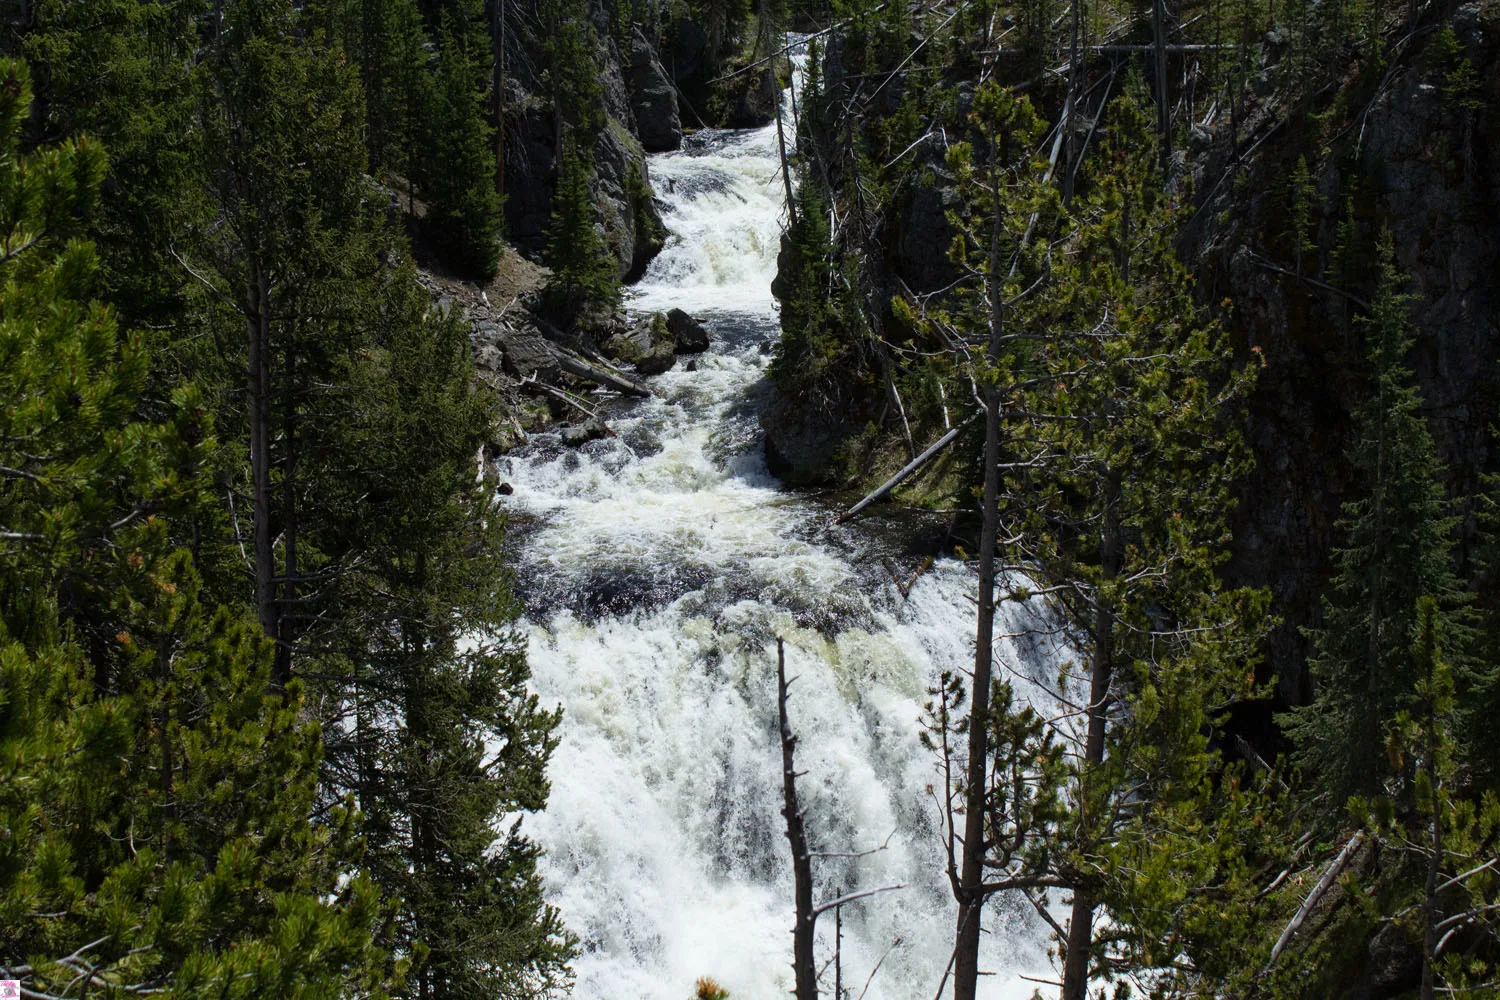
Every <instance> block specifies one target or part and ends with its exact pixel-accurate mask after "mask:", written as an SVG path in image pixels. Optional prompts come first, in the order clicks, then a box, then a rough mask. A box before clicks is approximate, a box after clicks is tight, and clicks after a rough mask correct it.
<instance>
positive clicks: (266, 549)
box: [245, 263, 277, 639]
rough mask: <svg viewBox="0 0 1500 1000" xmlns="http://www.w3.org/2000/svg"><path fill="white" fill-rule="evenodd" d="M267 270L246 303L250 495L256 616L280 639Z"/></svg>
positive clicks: (257, 276)
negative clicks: (273, 515)
mask: <svg viewBox="0 0 1500 1000" xmlns="http://www.w3.org/2000/svg"><path fill="white" fill-rule="evenodd" d="M267 291H268V289H267V282H266V274H265V269H264V266H263V265H261V264H259V263H257V264H256V265H255V267H254V269H253V271H252V274H251V278H250V284H249V287H248V288H247V289H246V297H247V298H248V299H249V303H248V305H249V308H248V309H246V310H245V325H246V335H247V341H248V343H247V345H246V368H247V369H248V371H247V375H248V381H249V385H248V387H247V388H248V389H249V395H250V489H251V494H252V495H251V505H250V506H251V519H252V523H253V533H254V546H255V612H256V617H257V619H258V620H259V621H260V627H261V631H263V632H264V633H265V634H266V637H267V638H270V639H275V638H276V625H277V614H276V584H275V566H274V565H273V552H272V544H271V542H272V539H271V414H270V407H271V345H270V335H269V334H270V310H271V304H270V302H269V301H268V298H269V296H268V295H267Z"/></svg>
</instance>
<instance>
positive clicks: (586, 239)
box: [543, 141, 620, 323]
mask: <svg viewBox="0 0 1500 1000" xmlns="http://www.w3.org/2000/svg"><path fill="white" fill-rule="evenodd" d="M592 175H593V169H592V168H591V167H590V165H589V161H588V159H587V157H586V155H585V154H584V152H583V151H582V150H580V149H578V148H576V147H575V146H574V145H573V144H572V142H571V141H565V145H564V147H563V154H562V161H561V163H560V165H559V167H558V177H557V188H556V190H554V191H553V194H552V227H551V230H550V232H549V234H548V238H547V263H548V265H549V266H550V267H551V268H552V278H551V280H549V281H548V282H547V287H546V289H545V290H544V292H543V301H544V304H545V305H546V307H547V310H548V311H549V312H550V313H551V314H552V315H553V316H555V317H557V318H558V319H559V320H561V321H562V322H564V323H571V322H572V321H573V320H574V319H576V318H577V317H578V316H580V315H581V314H584V313H586V312H588V311H591V310H597V309H610V308H613V307H614V306H615V305H616V304H618V302H619V301H620V282H619V277H618V275H617V274H616V273H615V264H614V259H613V258H612V257H611V256H610V255H609V252H608V250H607V249H606V247H605V245H604V237H603V236H602V235H600V233H599V231H598V229H596V228H595V212H594V199H593V195H592V193H591V192H590V190H589V181H590V179H591V177H592Z"/></svg>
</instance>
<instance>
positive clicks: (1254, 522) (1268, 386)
mask: <svg viewBox="0 0 1500 1000" xmlns="http://www.w3.org/2000/svg"><path fill="white" fill-rule="evenodd" d="M1424 20H1425V27H1424V28H1423V29H1422V30H1421V31H1420V33H1419V34H1418V35H1417V36H1416V37H1415V38H1414V39H1412V41H1411V42H1410V43H1409V44H1408V45H1407V46H1406V47H1405V48H1404V49H1403V50H1402V51H1401V52H1400V53H1399V55H1398V57H1397V59H1396V60H1394V62H1393V64H1392V66H1391V67H1389V68H1388V69H1387V70H1386V71H1385V72H1384V74H1383V75H1382V76H1381V78H1380V79H1378V80H1368V79H1367V80H1360V79H1356V78H1355V76H1354V72H1355V71H1354V70H1353V69H1351V70H1350V75H1349V77H1348V78H1347V79H1345V80H1343V81H1342V82H1341V83H1339V84H1338V85H1335V86H1332V87H1327V88H1324V89H1322V90H1321V91H1320V92H1318V93H1317V94H1316V95H1315V96H1314V97H1313V98H1311V99H1305V100H1304V99H1297V100H1294V99H1293V98H1291V97H1289V96H1288V95H1287V93H1286V91H1285V89H1284V88H1283V87H1282V86H1281V85H1279V84H1278V83H1276V80H1277V79H1278V74H1277V70H1276V67H1275V63H1276V61H1277V58H1278V56H1279V55H1280V53H1279V52H1278V51H1277V46H1276V39H1274V38H1272V39H1270V40H1269V42H1270V43H1269V44H1268V46H1267V51H1266V53H1265V56H1264V60H1265V62H1266V63H1268V64H1269V65H1266V66H1264V67H1263V71H1262V73H1261V76H1260V78H1259V79H1258V80H1257V81H1255V83H1254V85H1253V86H1252V88H1251V90H1252V94H1251V96H1250V98H1249V105H1250V106H1249V109H1248V111H1247V112H1246V113H1245V114H1244V115H1242V116H1241V121H1240V123H1239V128H1238V130H1237V134H1231V130H1230V127H1229V125H1228V123H1227V122H1226V121H1225V120H1224V116H1221V117H1220V122H1219V124H1218V125H1217V127H1215V128H1213V129H1210V130H1204V129H1194V130H1193V134H1192V136H1191V141H1190V144H1189V149H1187V150H1184V151H1180V152H1179V153H1178V154H1177V158H1176V162H1175V164H1174V172H1175V175H1176V179H1177V181H1178V182H1183V181H1190V182H1191V185H1192V190H1193V191H1194V192H1196V195H1195V201H1194V205H1193V207H1194V209H1195V210H1194V212H1193V215H1192V217H1191V219H1190V220H1189V222H1188V223H1187V224H1186V226H1185V228H1184V232H1183V236H1182V239H1181V245H1180V250H1181V252H1182V254H1183V257H1184V259H1185V260H1186V261H1187V262H1188V264H1189V266H1190V267H1191V268H1192V269H1193V270H1194V271H1195V273H1196V276H1197V279H1198V285H1199V291H1200V295H1201V299H1202V301H1203V302H1204V303H1205V304H1207V305H1209V306H1210V307H1211V308H1214V309H1219V308H1220V306H1221V304H1222V303H1224V302H1225V301H1226V300H1227V301H1228V302H1229V303H1230V305H1231V307H1230V308H1229V309H1228V310H1227V311H1224V316H1225V321H1226V322H1227V323H1228V324H1229V326H1230V328H1231V330H1232V332H1233V335H1234V338H1235V342H1236V346H1237V349H1238V350H1239V352H1240V355H1241V360H1242V361H1245V362H1252V361H1254V362H1261V361H1263V362H1264V368H1263V369H1262V371H1261V373H1260V379H1259V382H1258V385H1257V389H1256V391H1255V393H1254V396H1253V398H1252V400H1251V403H1250V412H1249V417H1248V426H1247V430H1248V436H1249V440H1250V442H1251V444H1252V447H1253V449H1254V452H1255V457H1256V467H1255V471H1254V472H1253V474H1252V475H1251V476H1250V478H1249V479H1248V480H1247V482H1246V483H1245V484H1244V489H1243V491H1242V496H1241V498H1240V503H1239V507H1238V511H1237V514H1236V524H1235V543H1234V555H1233V561H1232V564H1231V565H1230V567H1229V574H1230V575H1231V577H1232V578H1233V579H1234V580H1235V581H1237V582H1241V583H1246V584H1251V585H1255V586H1265V587H1269V588H1270V589H1271V591H1272V593H1273V596H1274V600H1275V608H1276V611H1277V613H1278V614H1280V615H1281V616H1282V618H1283V622H1284V623H1283V625H1282V626H1281V627H1280V628H1279V629H1278V630H1277V632H1276V633H1275V635H1274V636H1273V640H1272V646H1271V649H1270V657H1269V663H1268V670H1269V672H1270V673H1271V674H1272V675H1274V676H1275V678H1276V680H1277V681H1278V687H1279V693H1280V696H1281V700H1283V701H1284V702H1286V703H1296V702H1300V701H1302V700H1304V698H1305V696H1306V694H1307V682H1306V654H1307V643H1306V640H1305V638H1304V637H1303V635H1302V633H1301V629H1302V628H1303V627H1305V626H1307V625H1310V624H1313V623H1314V622H1315V621H1316V620H1317V616H1318V595H1319V594H1320V593H1321V592H1322V590H1323V588H1324V586H1325V584H1326V583H1327V579H1328V575H1329V571H1330V564H1329V559H1330V553H1331V549H1332V547H1333V545H1334V544H1336V541H1337V538H1336V532H1335V529H1334V522H1335V521H1336V520H1337V518H1338V516H1339V513H1340V507H1341V505H1342V504H1343V503H1345V502H1347V501H1349V500H1351V499H1353V492H1352V487H1353V484H1352V475H1351V470H1350V468H1349V465H1348V463H1347V461H1346V459H1345V454H1346V451H1347V448H1348V445H1349V436H1350V430H1351V428H1350V420H1349V413H1350V411H1351V410H1352V408H1353V406H1354V404H1355V403H1356V401H1357V400H1358V399H1359V398H1360V395H1361V394H1362V393H1363V392H1365V391H1366V388H1367V384H1368V375H1367V372H1366V368H1365V363H1364V360H1363V346H1362V339H1361V335H1360V331H1359V328H1358V325H1357V324H1355V323H1354V322H1353V317H1354V316H1355V315H1357V314H1358V313H1359V312H1360V311H1361V309H1360V307H1359V305H1358V300H1361V299H1362V298H1365V297H1368V295H1369V290H1370V286H1371V285H1370V283H1371V279H1372V277H1373V275H1372V274H1371V273H1370V272H1369V271H1368V270H1367V271H1365V272H1362V273H1358V274H1345V273H1340V263H1339V257H1338V254H1337V252H1336V249H1335V248H1336V247H1337V246H1338V245H1339V243H1340V240H1341V239H1347V238H1348V237H1347V236H1343V235H1341V233H1340V229H1341V226H1342V227H1343V228H1344V230H1345V232H1346V233H1352V234H1353V235H1352V238H1353V240H1354V246H1355V247H1356V248H1357V249H1356V256H1357V257H1362V258H1364V259H1367V260H1368V259H1371V258H1372V257H1373V252H1372V251H1373V248H1374V247H1375V245H1376V242H1377V241H1378V239H1379V236H1380V233H1381V231H1382V230H1383V229H1386V228H1388V229H1389V230H1390V232H1391V233H1392V235H1393V237H1394V241H1395V246H1396V251H1397V257H1398V262H1399V265H1400V267H1401V269H1402V271H1403V272H1404V273H1405V274H1406V275H1407V276H1408V283H1407V286H1406V291H1408V292H1409V293H1410V294H1411V295H1412V296H1413V299H1412V305H1411V317H1412V320H1413V322H1414V324H1415V328H1416V331H1417V342H1416V345H1415V347H1414V349H1413V352H1412V356H1411V358H1410V359H1409V363H1410V365H1411V367H1412V368H1413V369H1414V370H1415V372H1416V377H1417V381H1418V384H1419V386H1420V388H1421V390H1422V392H1423V395H1424V398H1425V400H1426V406H1427V414H1428V417H1429V420H1430V422H1431V427H1432V430H1433V433H1434V436H1435V437H1436V439H1437V443H1438V447H1439V450H1440V452H1441V454H1442V457H1443V458H1444V460H1445V461H1446V462H1447V463H1448V466H1449V469H1450V472H1451V482H1450V488H1451V490H1452V493H1453V495H1455V496H1458V497H1463V496H1466V495H1471V494H1472V493H1473V492H1474V491H1475V490H1476V489H1477V488H1478V486H1479V482H1480V477H1481V475H1483V474H1484V473H1486V472H1493V471H1496V470H1497V468H1500V454H1497V446H1496V438H1495V436H1494V433H1493V432H1492V428H1493V427H1495V426H1496V425H1500V231H1497V229H1496V225H1495V220H1496V219H1500V156H1497V154H1496V149H1497V148H1500V147H1497V145H1496V143H1497V140H1500V3H1496V2H1495V0H1485V2H1470V3H1462V4H1457V3H1449V4H1446V5H1442V7H1441V9H1440V10H1438V9H1435V10H1433V11H1432V12H1430V13H1429V15H1428V16H1427V17H1426V18H1425V19H1424ZM1444 25H1446V26H1447V27H1448V28H1451V30H1452V32H1453V35H1454V36H1455V37H1456V39H1457V42H1458V50H1459V51H1458V52H1457V53H1449V54H1444V53H1441V52H1439V51H1437V49H1438V46H1434V44H1433V43H1434V40H1435V39H1437V38H1439V36H1440V34H1441V29H1442V27H1443V26H1444ZM1461 59H1467V60H1468V61H1469V63H1470V64H1471V66H1472V68H1473V70H1474V74H1473V76H1472V78H1471V79H1472V86H1469V87H1467V89H1466V88H1464V87H1461V86H1459V84H1460V83H1461V82H1462V80H1461V74H1459V73H1458V70H1457V66H1458V61H1459V60H1461ZM1351 61H1352V60H1351ZM829 63H830V85H829V86H830V91H832V90H833V89H834V88H835V87H836V85H837V73H838V67H837V63H836V53H834V54H831V55H830V60H829ZM956 92H957V99H958V102H959V104H960V106H962V105H963V103H964V102H965V99H966V96H967V95H966V94H965V92H964V85H963V84H961V83H960V84H958V85H957V87H956ZM877 113H878V112H877ZM801 137H802V139H803V140H804V141H811V142H815V141H818V137H817V132H816V130H815V129H813V128H804V131H803V133H802V136H801ZM954 138H956V137H954ZM910 155H911V156H912V157H913V159H914V160H915V161H916V163H917V166H916V169H915V170H914V171H913V172H912V173H911V174H910V175H909V176H910V180H909V182H907V183H905V184H904V185H903V186H902V187H901V188H899V189H898V190H896V191H895V192H894V195H893V197H892V199H891V202H890V205H889V207H888V209H887V211H886V213H885V215H884V217H883V219H882V220H881V225H882V226H883V229H882V230H881V232H880V234H879V244H878V247H877V248H876V252H875V253H872V254H870V255H869V256H868V257H867V265H866V267H867V270H868V271H869V274H868V275H867V280H868V281H869V284H870V287H871V288H872V289H874V294H873V295H872V296H871V297H870V298H871V311H872V313H876V314H878V313H879V312H881V311H882V310H883V309H884V308H885V303H887V302H888V301H889V296H890V295H891V294H893V293H894V292H895V291H897V290H899V289H902V288H903V287H904V288H907V289H910V290H911V291H912V292H915V293H917V294H922V293H926V292H932V291H935V290H937V289H941V288H943V287H945V286H946V285H947V284H948V283H949V282H951V281H952V274H951V270H950V268H949V265H948V263H947V258H946V250H947V246H948V243H949V241H950V239H951V232H950V230H949V227H948V225H947V223H946V220H945V218H944V211H945V209H947V208H949V207H951V205H952V197H953V196H952V193H951V191H950V190H949V186H948V179H947V175H946V170H945V166H944V162H943V157H942V150H941V149H939V148H936V146H933V147H932V148H925V147H924V148H919V149H917V150H914V151H912V152H911V154H910ZM1304 155H1305V156H1306V157H1307V159H1308V165H1309V170H1310V173H1311V176H1312V179H1313V186H1314V188H1315V191H1316V197H1315V199H1314V200H1315V204H1314V206H1313V212H1312V218H1313V222H1314V224H1315V232H1313V233H1312V234H1310V235H1311V240H1312V242H1314V243H1316V244H1317V246H1318V247H1319V249H1318V250H1316V251H1312V252H1307V253H1305V254H1304V255H1303V259H1302V261H1301V262H1300V264H1299V262H1298V261H1297V259H1296V253H1295V249H1294V246H1295V245H1294V242H1293V240H1292V237H1291V234H1290V232H1289V227H1290V213H1289V211H1288V207H1289V200H1290V194H1289V191H1290V179H1291V176H1292V173H1293V170H1294V169H1295V167H1296V164H1297V160H1298V157H1299V156H1304ZM835 185H836V186H837V179H835ZM1299 269H1300V276H1299ZM1351 296H1352V298H1351ZM877 396H878V394H877ZM877 402H878V400H877ZM859 405H860V406H863V408H864V410H865V411H867V412H862V413H859V414H855V413H853V412H852V411H851V412H850V413H848V414H845V416H849V417H854V418H856V419H853V420H830V419H829V418H828V416H827V415H826V414H823V413H815V412H813V411H812V408H810V407H806V406H799V405H798V404H797V403H796V402H795V401H789V400H785V399H777V400H773V401H772V402H771V403H770V404H769V405H768V407H767V410H766V412H765V414H764V415H763V423H765V425H766V429H767V435H768V448H769V450H770V451H771V452H772V453H773V455H774V456H775V458H776V459H777V461H778V462H780V463H782V464H783V467H787V468H792V469H794V470H796V469H804V470H805V471H807V472H808V474H809V475H810V476H812V475H814V474H815V473H817V472H818V471H819V470H822V472H823V474H824V477H825V481H826V475H827V472H828V470H829V469H830V468H831V465H830V464H829V463H827V462H826V461H821V459H822V457H823V455H824V454H825V453H828V452H829V451H830V449H835V450H836V449H837V448H839V447H842V446H844V445H845V444H847V443H848V442H849V441H850V440H852V437H853V435H854V434H855V433H856V432H857V431H858V430H859V429H860V428H861V427H862V426H863V421H864V420H865V419H869V418H870V414H871V413H873V412H874V410H873V409H872V407H871V401H870V400H869V399H866V400H864V402H863V403H860V404H859ZM887 431H888V432H889V434H890V435H894V434H895V433H896V432H895V431H893V430H891V429H890V427H889V426H887ZM871 485H873V484H871ZM1472 528H1473V525H1472V524H1471V523H1470V524H1468V525H1466V529H1465V530H1467V531H1472ZM1470 541H1471V540H1470V539H1466V540H1465V541H1464V543H1463V544H1464V545H1467V544H1469V542H1470ZM1461 549H1462V546H1461Z"/></svg>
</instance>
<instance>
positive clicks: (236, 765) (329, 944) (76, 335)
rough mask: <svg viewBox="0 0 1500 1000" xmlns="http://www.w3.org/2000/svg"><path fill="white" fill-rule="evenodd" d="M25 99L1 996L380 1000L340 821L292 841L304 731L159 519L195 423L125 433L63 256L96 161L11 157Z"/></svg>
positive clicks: (3, 327) (307, 773)
mask: <svg viewBox="0 0 1500 1000" xmlns="http://www.w3.org/2000/svg"><path fill="white" fill-rule="evenodd" d="M30 100H31V95H30V88H29V82H28V79H27V74H26V71H25V68H24V67H23V66H21V65H20V64H18V63H14V62H10V61H3V62H0V126H3V129H4V131H3V135H0V205H3V209H0V228H3V231H4V237H5V238H4V243H5V246H6V247H7V248H8V252H7V254H6V255H5V257H4V259H3V260H0V360H3V362H4V364H3V366H0V383H3V384H4V386H5V389H6V392H7V398H9V399H12V400H15V401H16V405H12V406H9V407H7V408H6V409H5V410H4V411H3V412H0V524H3V525H4V526H5V527H4V529H3V534H0V540H3V546H0V829H3V830H4V831H5V836H4V838H3V847H0V975H3V976H4V977H6V978H15V979H19V980H21V982H22V984H23V987H24V988H25V989H26V990H28V991H29V994H30V995H31V996H32V997H34V998H37V997H40V998H65V997H73V996H83V995H84V994H85V993H86V992H88V991H90V990H92V991H94V992H103V993H106V994H108V995H125V994H142V993H147V992H149V993H153V994H161V995H166V996H192V997H205V998H207V997H210V996H212V997H225V996H236V997H240V996H243V997H252V996H261V995H267V994H270V993H280V994H285V995H289V996H298V997H306V998H313V997H326V998H332V997H337V996H345V995H349V994H351V993H359V994H363V995H368V996H372V997H377V998H378V997H381V996H383V995H384V994H385V991H386V990H387V988H388V987H389V985H390V984H392V983H394V982H396V981H398V980H399V967H398V966H397V965H395V964H393V963H392V962H391V960H390V958H389V956H388V954H387V953H386V952H385V951H384V950H383V949H382V948H381V947H380V946H379V937H380V932H381V929H382V925H383V923H384V920H385V916H384V913H383V911H382V909H381V907H380V905H379V902H378V898H377V896H376V894H375V892H374V889H373V887H372V886H371V885H370V883H369V882H368V881H367V880H364V879H360V878H353V879H349V878H347V877H346V876H347V874H348V872H347V870H346V869H345V867H344V866H343V862H344V859H346V858H348V857H350V856H352V855H353V854H354V853H355V851H356V845H355V842H354V838H353V834H354V828H353V825H352V821H353V819H354V816H353V813H352V812H350V811H349V810H347V809H337V810H334V811H333V812H332V813H330V817H329V818H330V822H329V823H327V824H325V825H323V826H321V827H314V826H313V825H312V824H311V822H310V820H309V816H310V814H311V808H312V797H313V793H314V789H315V781H316V776H317V762H318V754H319V739H318V727H317V726H316V725H315V724H313V723H310V722H309V721H308V720H307V718H306V716H305V715H304V713H303V710H302V709H303V706H302V704H301V698H300V690H299V689H298V687H297V686H296V685H292V686H289V687H288V688H287V689H286V690H285V691H284V692H281V693H277V694H272V693H269V680H270V668H271V649H270V646H269V644H267V643H266V642H265V640H264V639H263V637H262V636H261V635H260V634H259V630H257V629H256V628H255V627H254V626H253V625H252V624H250V623H248V622H245V621H243V620H241V619H240V618H238V617H237V616H236V615H234V614H233V613H232V612H230V611H228V610H226V609H223V608H219V609H217V610H215V609H213V608H212V607H211V606H209V605H205V604H204V602H203V600H202V592H201V590H202V588H201V585H200V582H199V580H198V577H197V574H196V573H195V572H194V570H193V568H192V565H191V559H190V557H189V556H188V554H187V553H186V552H183V551H180V550H175V549H174V547H173V545H172V544H171V540H170V537H169V534H168V531H167V525H166V523H165V522H164V520H163V518H162V516H161V514H162V512H163V511H169V510H170V509H171V508H172V507H173V506H174V504H175V503H176V502H177V501H178V499H179V498H180V497H181V496H183V495H185V494H191V493H192V492H193V491H194V490H195V489H196V488H197V484H198V482H199V480H200V479H201V477H202V474H203V471H204V468H205V465H206V462H207V460H208V458H209V456H210V454H211V452H212V447H213V438H212V427H211V423H210V421H209V420H208V419H207V416H206V414H204V412H203V411H202V409H201V407H200V406H198V405H197V404H196V401H195V400H194V399H193V398H192V396H191V394H190V393H189V392H188V391H187V390H186V389H184V390H180V391H179V392H178V394H177V395H176V397H175V399H174V403H175V404H176V406H177V407H178V409H179V410H180V411H181V412H179V413H177V414H175V419H173V420H171V421H168V422H165V423H162V424H152V423H148V422H144V421H141V420H138V419H135V418H134V417H133V414H134V412H135V410H136V407H137V406H138V404H139V393H140V390H141V385H142V383H143V381H144V379H143V376H144V374H145V372H146V366H145V358H144V351H143V344H142V342H141V340H140V339H139V338H137V337H121V336H119V334H118V330H117V326H116V320H115V317H114V315H113V313H112V311H111V310H109V309H108V308H106V307H105V306H103V305H101V304H99V303H97V302H93V301H90V300H88V298H87V294H88V291H89V289H90V286H91V284H92V282H93V281H94V280H95V277H96V270H97V266H96V264H95V261H94V258H93V251H92V248H91V247H90V246H89V245H87V244H86V243H83V242H80V241H77V240H67V234H68V233H69V232H70V231H71V230H73V229H75V227H76V221H77V220H76V218H75V216H76V215H77V213H78V212H79V211H81V210H83V209H86V208H87V207H89V206H90V205H91V204H92V202H93V200H94V197H95V195H96V193H97V186H98V183H99V178H100V174H101V173H102V167H103V160H102V156H101V154H100V153H99V151H98V149H97V147H94V146H92V145H90V144H87V143H84V142H82V141H79V142H77V143H65V144H63V145H61V146H59V147H53V148H48V149H44V150H41V151H39V152H37V153H35V154H33V155H32V156H29V157H21V156H19V155H18V154H17V151H16V144H17V140H18V138H19V133H20V129H21V125H22V122H23V121H24V118H25V113H26V110H27V107H28V105H29V104H30Z"/></svg>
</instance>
